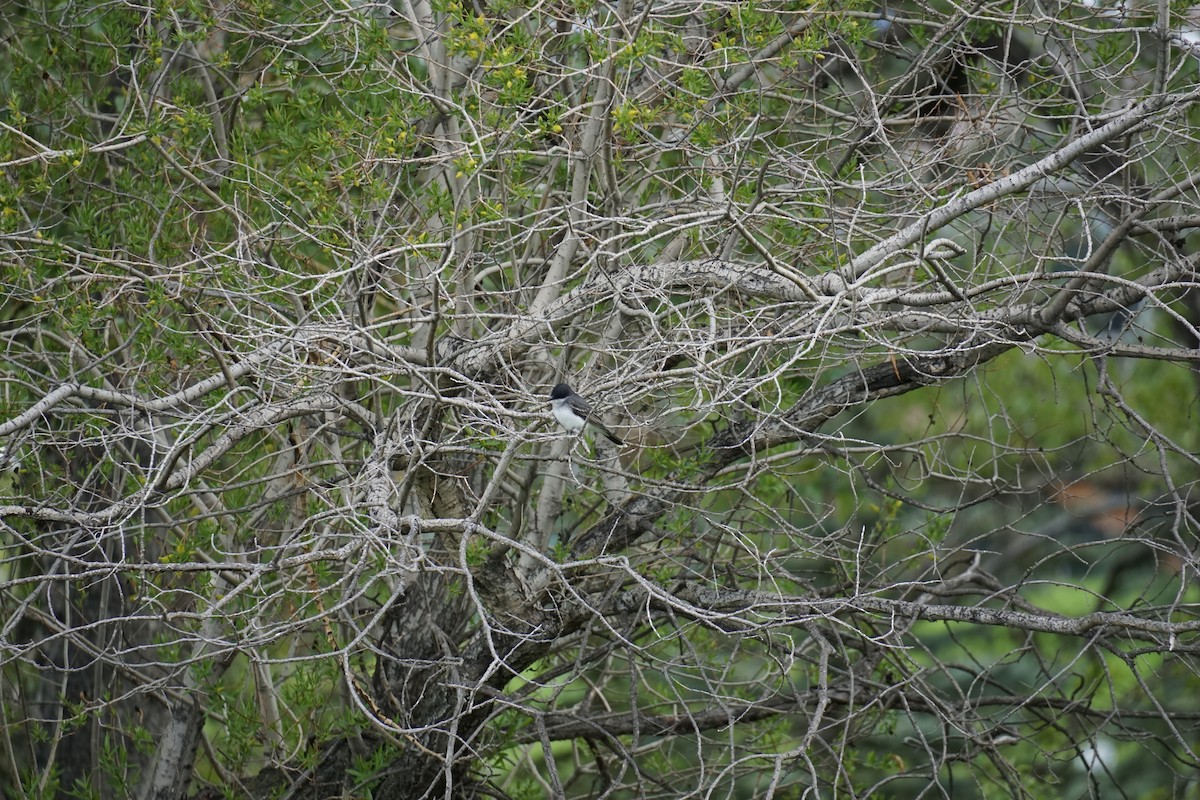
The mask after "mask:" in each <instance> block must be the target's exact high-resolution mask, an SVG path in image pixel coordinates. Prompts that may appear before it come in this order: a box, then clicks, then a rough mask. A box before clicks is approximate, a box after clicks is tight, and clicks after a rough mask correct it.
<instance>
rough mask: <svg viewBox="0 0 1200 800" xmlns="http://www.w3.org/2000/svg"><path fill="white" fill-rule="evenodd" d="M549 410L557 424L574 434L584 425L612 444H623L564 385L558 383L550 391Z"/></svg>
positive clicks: (588, 406)
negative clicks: (596, 431)
mask: <svg viewBox="0 0 1200 800" xmlns="http://www.w3.org/2000/svg"><path fill="white" fill-rule="evenodd" d="M550 410H551V411H552V412H553V413H554V418H555V419H556V420H558V424H559V425H562V426H563V427H564V428H566V429H567V430H569V431H571V432H572V433H575V432H577V431H581V430H583V427H584V426H585V425H591V426H592V427H593V428H596V429H597V430H599V431H600V432H601V433H603V434H604V435H605V436H607V437H608V440H609V441H610V442H612V443H613V444H617V445H621V444H624V442H622V441H621V440H620V439H619V438H618V437H617V435H616V434H615V433H613V432H612V431H610V430H609V429H608V428H606V427H604V425H603V423H601V422H600V420H598V419H596V417H595V416H593V415H592V407H591V406H590V405H589V404H588V401H587V400H584V399H583V398H582V397H580V396H579V395H577V394H575V392H574V391H573V390H572V389H571V387H570V386H568V385H567V384H565V383H560V384H558V385H557V386H555V387H554V388H553V389H551V390H550Z"/></svg>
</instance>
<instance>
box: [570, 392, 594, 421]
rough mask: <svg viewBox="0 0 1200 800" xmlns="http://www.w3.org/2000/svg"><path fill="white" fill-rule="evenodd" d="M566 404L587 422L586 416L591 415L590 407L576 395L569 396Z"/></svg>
mask: <svg viewBox="0 0 1200 800" xmlns="http://www.w3.org/2000/svg"><path fill="white" fill-rule="evenodd" d="M567 403H568V404H569V405H570V406H571V410H572V411H574V412H575V413H576V414H578V415H579V416H580V417H582V418H583V419H584V420H585V421H587V419H588V416H589V415H590V414H591V413H592V407H591V406H590V405H589V404H588V401H587V400H584V399H583V398H582V397H580V396H579V395H577V394H573V395H571V397H570V398H569V399H568V401H567Z"/></svg>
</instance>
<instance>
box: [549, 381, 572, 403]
mask: <svg viewBox="0 0 1200 800" xmlns="http://www.w3.org/2000/svg"><path fill="white" fill-rule="evenodd" d="M570 394H571V387H570V386H567V385H566V384H565V383H560V384H559V385H558V386H555V387H554V388H553V389H551V390H550V399H551V400H562V399H563V398H564V397H567V396H568V395H570Z"/></svg>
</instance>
